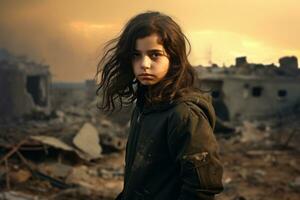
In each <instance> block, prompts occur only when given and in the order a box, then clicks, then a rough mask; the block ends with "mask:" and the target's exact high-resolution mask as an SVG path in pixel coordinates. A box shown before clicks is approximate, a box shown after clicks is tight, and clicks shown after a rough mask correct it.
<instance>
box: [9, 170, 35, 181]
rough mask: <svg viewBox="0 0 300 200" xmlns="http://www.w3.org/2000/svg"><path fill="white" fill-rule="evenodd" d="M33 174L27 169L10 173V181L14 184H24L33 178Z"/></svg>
mask: <svg viewBox="0 0 300 200" xmlns="http://www.w3.org/2000/svg"><path fill="white" fill-rule="evenodd" d="M31 176H32V173H31V172H30V171H29V170H27V169H19V170H17V171H11V172H9V177H10V180H11V181H12V182H13V183H24V182H26V181H28V179H29V178H31Z"/></svg>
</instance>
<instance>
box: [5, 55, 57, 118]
mask: <svg viewBox="0 0 300 200" xmlns="http://www.w3.org/2000/svg"><path fill="white" fill-rule="evenodd" d="M50 78H51V77H50V72H49V66H47V65H44V64H39V63H36V62H34V61H30V60H28V59H27V58H26V57H22V56H15V55H12V54H11V53H9V52H8V51H7V50H5V49H0V94H1V98H0V118H1V119H3V118H12V117H21V116H23V115H25V114H30V113H31V112H33V111H38V112H40V111H41V112H49V111H50V101H49V86H50Z"/></svg>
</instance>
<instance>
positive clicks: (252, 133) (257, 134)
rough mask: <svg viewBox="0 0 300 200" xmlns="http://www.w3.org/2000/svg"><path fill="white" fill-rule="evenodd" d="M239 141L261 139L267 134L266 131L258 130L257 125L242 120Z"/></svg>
mask: <svg viewBox="0 0 300 200" xmlns="http://www.w3.org/2000/svg"><path fill="white" fill-rule="evenodd" d="M241 133H242V137H241V140H240V141H241V142H254V141H261V140H263V139H265V138H267V137H268V136H269V134H268V132H264V131H260V130H259V129H258V128H257V125H256V124H254V123H251V122H249V121H244V122H243V127H242V129H241Z"/></svg>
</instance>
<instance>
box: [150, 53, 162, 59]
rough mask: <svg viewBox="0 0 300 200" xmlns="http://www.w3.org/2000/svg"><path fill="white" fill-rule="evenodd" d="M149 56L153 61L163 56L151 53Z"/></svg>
mask: <svg viewBox="0 0 300 200" xmlns="http://www.w3.org/2000/svg"><path fill="white" fill-rule="evenodd" d="M149 56H150V58H151V59H157V58H158V57H160V56H162V54H161V53H151V54H150V55H149Z"/></svg>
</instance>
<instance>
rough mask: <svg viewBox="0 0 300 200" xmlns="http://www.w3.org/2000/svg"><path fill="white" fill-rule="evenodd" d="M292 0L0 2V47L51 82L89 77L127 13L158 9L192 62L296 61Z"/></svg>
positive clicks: (299, 36) (295, 4)
mask: <svg viewBox="0 0 300 200" xmlns="http://www.w3.org/2000/svg"><path fill="white" fill-rule="evenodd" d="M298 8H300V1H299V0H285V1H282V0H265V1H261V0H243V1H240V0H185V1H183V0H164V1H159V0H143V1H140V0H131V1H123V0H110V1H104V0H89V1H83V0H81V1H71V0H43V1H37V0H27V1H17V0H2V1H1V2H0V28H1V31H0V48H7V49H8V50H9V51H11V52H13V53H15V54H23V55H24V54H25V55H28V56H29V57H32V58H33V59H35V60H38V61H41V60H43V62H44V63H47V64H49V65H50V66H51V71H52V73H53V74H54V78H53V79H54V80H60V81H62V80H65V81H83V80H85V79H91V78H93V77H94V74H95V72H96V63H97V61H98V59H99V55H100V53H101V48H102V47H103V44H104V43H105V42H106V41H107V40H109V39H112V38H113V37H115V36H117V34H118V33H119V32H120V30H121V28H122V27H123V25H124V24H125V23H126V22H127V20H128V19H130V18H131V17H132V16H134V15H136V14H137V13H139V12H143V11H146V10H158V11H162V12H164V13H166V14H169V15H170V16H172V17H173V18H174V19H175V21H177V22H178V23H179V24H180V25H181V27H182V29H183V30H184V32H185V34H186V35H187V37H188V38H189V40H190V42H191V45H192V52H191V55H190V57H189V59H190V61H191V63H192V64H193V65H200V64H201V65H208V64H209V63H211V62H213V63H217V64H218V65H220V66H222V65H226V66H229V65H231V64H233V63H234V60H235V57H237V56H247V58H248V61H249V62H252V63H264V64H270V63H275V64H277V62H278V59H279V58H280V57H282V56H291V55H295V56H297V57H298V59H300V12H299V9H298Z"/></svg>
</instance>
